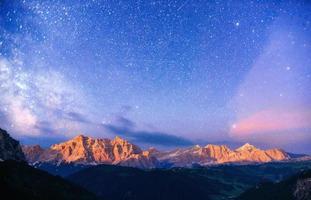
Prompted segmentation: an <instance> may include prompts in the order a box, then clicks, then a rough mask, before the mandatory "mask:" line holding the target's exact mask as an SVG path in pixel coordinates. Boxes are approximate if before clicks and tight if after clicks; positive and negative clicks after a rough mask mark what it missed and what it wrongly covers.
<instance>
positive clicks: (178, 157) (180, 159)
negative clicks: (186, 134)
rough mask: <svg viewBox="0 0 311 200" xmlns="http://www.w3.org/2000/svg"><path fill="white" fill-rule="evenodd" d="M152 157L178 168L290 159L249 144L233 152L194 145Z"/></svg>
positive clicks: (281, 153) (279, 152) (280, 151)
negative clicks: (194, 165)
mask: <svg viewBox="0 0 311 200" xmlns="http://www.w3.org/2000/svg"><path fill="white" fill-rule="evenodd" d="M154 155H155V156H156V157H157V158H158V160H159V161H163V162H168V163H171V164H172V165H173V166H178V167H187V166H192V165H193V164H200V165H209V164H222V163H251V162H258V163H263V162H271V161H281V160H287V159H289V158H290V157H289V155H288V154H287V153H285V152H284V151H283V150H280V149H269V150H261V149H258V148H256V147H254V146H253V145H250V144H245V145H243V146H242V147H240V148H238V149H235V150H231V149H229V148H228V147H227V146H225V145H206V146H205V147H200V146H198V145H196V146H194V147H193V148H188V149H178V150H175V151H171V152H165V153H157V154H154Z"/></svg>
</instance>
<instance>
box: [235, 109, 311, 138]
mask: <svg viewBox="0 0 311 200" xmlns="http://www.w3.org/2000/svg"><path fill="white" fill-rule="evenodd" d="M307 128H311V112H310V111H306V110H299V109H294V110H281V109H266V110H262V111H260V112H257V113H254V114H252V115H251V116H249V117H246V118H244V119H241V120H239V121H238V122H237V123H235V124H234V125H233V126H232V128H231V131H230V133H231V134H232V135H234V136H239V137H247V136H250V135H254V134H268V133H270V134H271V133H273V132H282V131H290V130H298V129H307Z"/></svg>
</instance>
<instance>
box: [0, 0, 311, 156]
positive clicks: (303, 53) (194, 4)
mask: <svg viewBox="0 0 311 200" xmlns="http://www.w3.org/2000/svg"><path fill="white" fill-rule="evenodd" d="M0 127H1V128H4V129H6V130H8V131H9V132H10V133H11V134H12V135H13V136H14V137H16V138H18V139H20V140H21V142H22V143H25V144H35V143H39V144H42V145H45V146H46V145H50V144H52V143H53V142H59V141H62V140H65V139H68V138H71V137H73V136H75V135H77V134H80V133H83V134H85V135H88V136H94V137H102V138H103V137H108V138H113V137H114V136H116V135H119V136H121V137H124V138H126V139H128V140H130V141H131V142H134V143H136V144H138V145H141V146H142V147H150V146H155V147H158V148H162V149H168V148H176V147H182V146H190V145H194V144H200V145H204V144H207V143H215V144H228V145H229V146H236V145H239V144H242V143H244V142H249V143H252V144H255V145H258V146H259V147H262V148H268V147H279V148H284V149H285V150H287V151H292V152H300V153H302V152H303V153H311V2H310V1H279V0H270V1H206V0H205V1H200V0H178V1H177V0H176V1H130V0H127V1H99V0H98V1H97V0H93V1H90V0H89V1H83V0H80V1H76V0H72V1H70V0H51V1H44V0H42V1H35V0H24V1H18V0H0Z"/></svg>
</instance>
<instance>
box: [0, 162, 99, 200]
mask: <svg viewBox="0 0 311 200" xmlns="http://www.w3.org/2000/svg"><path fill="white" fill-rule="evenodd" d="M0 191H1V193H0V195H1V199H2V198H4V199H5V198H6V199H10V200H15V199H16V200H20V199H31V200H94V199H96V197H95V196H94V195H93V194H91V193H89V192H87V191H86V190H85V189H82V188H81V187H79V186H76V185H74V184H72V183H69V182H68V181H66V180H64V179H62V178H60V177H57V176H53V175H50V174H48V173H47V172H44V171H41V170H38V169H35V168H33V167H31V166H28V165H27V164H26V163H23V162H17V161H13V160H6V161H2V162H0Z"/></svg>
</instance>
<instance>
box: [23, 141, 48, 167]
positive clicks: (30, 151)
mask: <svg viewBox="0 0 311 200" xmlns="http://www.w3.org/2000/svg"><path fill="white" fill-rule="evenodd" d="M22 149H23V152H24V154H25V156H26V160H27V162H29V163H34V162H36V161H37V160H39V159H40V156H41V155H42V154H43V152H44V149H43V148H42V147H41V146H40V145H34V146H22Z"/></svg>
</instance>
